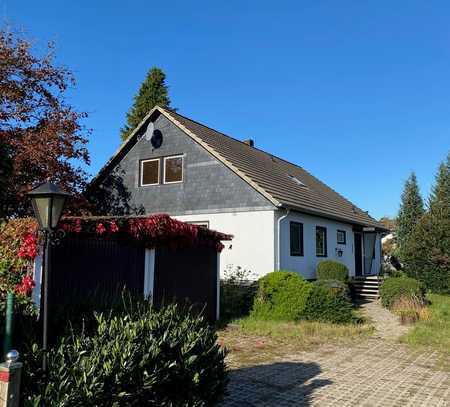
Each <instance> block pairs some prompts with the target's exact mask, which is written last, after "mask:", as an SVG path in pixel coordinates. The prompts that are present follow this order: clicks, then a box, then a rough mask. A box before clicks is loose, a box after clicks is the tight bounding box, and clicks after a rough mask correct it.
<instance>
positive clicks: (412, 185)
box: [397, 173, 424, 256]
mask: <svg viewBox="0 0 450 407" xmlns="http://www.w3.org/2000/svg"><path fill="white" fill-rule="evenodd" d="M423 214H424V206H423V200H422V197H421V196H420V192H419V186H418V184H417V178H416V174H414V173H411V175H410V176H409V178H408V179H407V180H406V182H405V187H404V189H403V193H402V197H401V203H400V210H399V212H398V216H397V242H398V246H399V250H400V256H402V248H403V246H404V245H405V243H406V241H407V240H408V237H409V235H410V234H411V232H412V231H413V230H414V227H415V226H416V224H417V222H418V221H419V220H420V218H421V217H422V216H423Z"/></svg>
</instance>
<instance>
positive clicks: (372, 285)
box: [350, 276, 383, 299]
mask: <svg viewBox="0 0 450 407" xmlns="http://www.w3.org/2000/svg"><path fill="white" fill-rule="evenodd" d="M382 282H383V280H382V279H381V278H380V277H378V276H360V277H355V278H354V279H352V280H351V281H350V289H351V291H352V294H353V296H354V297H356V298H367V299H378V298H379V296H380V286H381V284H382Z"/></svg>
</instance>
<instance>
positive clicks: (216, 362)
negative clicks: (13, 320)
mask: <svg viewBox="0 0 450 407" xmlns="http://www.w3.org/2000/svg"><path fill="white" fill-rule="evenodd" d="M95 319H96V323H97V324H96V329H95V330H94V332H92V333H89V334H84V333H77V334H73V335H72V336H66V337H63V338H62V340H61V341H60V342H59V344H58V345H56V346H55V347H54V348H53V349H50V351H49V371H48V379H47V380H46V381H44V380H43V377H42V372H41V370H40V363H41V357H42V355H41V352H40V351H39V348H38V346H37V345H33V346H32V348H31V350H30V351H29V352H28V353H25V354H24V357H23V359H22V360H23V362H24V369H23V386H22V389H23V394H22V396H21V398H22V403H23V405H25V406H76V407H82V406H83V407H84V406H185V405H189V406H210V405H214V404H215V403H216V402H218V401H219V400H220V399H221V397H222V395H223V393H224V390H225V386H226V383H227V373H226V368H225V363H224V357H225V352H224V351H223V350H222V349H221V348H220V346H219V345H218V344H217V336H216V334H215V332H214V330H213V329H212V328H210V327H209V326H208V325H207V323H206V322H205V321H204V320H203V318H202V317H196V316H193V315H191V314H187V313H184V312H182V310H180V309H179V307H177V306H174V305H171V306H169V307H167V308H164V309H162V310H161V311H155V310H154V309H152V307H151V305H150V304H148V303H137V304H136V303H135V304H132V307H131V308H129V309H128V310H127V311H126V312H124V313H123V314H122V315H115V316H113V315H112V314H102V313H100V314H97V315H96V318H95Z"/></svg>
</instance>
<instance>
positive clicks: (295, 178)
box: [289, 174, 307, 188]
mask: <svg viewBox="0 0 450 407" xmlns="http://www.w3.org/2000/svg"><path fill="white" fill-rule="evenodd" d="M289 178H290V179H291V180H292V181H294V182H295V183H296V184H297V185H300V186H301V187H306V184H305V183H303V182H302V181H300V180H299V179H298V178H297V177H295V176H294V175H291V174H289ZM306 188H307V187H306Z"/></svg>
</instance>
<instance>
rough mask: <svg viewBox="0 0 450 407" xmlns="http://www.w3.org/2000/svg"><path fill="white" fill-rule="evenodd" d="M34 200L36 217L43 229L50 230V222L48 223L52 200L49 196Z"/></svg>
mask: <svg viewBox="0 0 450 407" xmlns="http://www.w3.org/2000/svg"><path fill="white" fill-rule="evenodd" d="M33 200H34V208H35V212H37V213H36V216H37V217H38V221H39V223H40V226H41V228H43V229H48V228H49V226H50V225H49V222H48V209H49V206H50V202H51V198H50V197H48V196H44V197H35V198H33Z"/></svg>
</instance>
